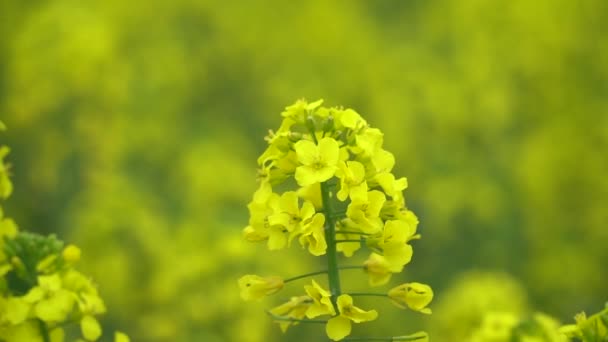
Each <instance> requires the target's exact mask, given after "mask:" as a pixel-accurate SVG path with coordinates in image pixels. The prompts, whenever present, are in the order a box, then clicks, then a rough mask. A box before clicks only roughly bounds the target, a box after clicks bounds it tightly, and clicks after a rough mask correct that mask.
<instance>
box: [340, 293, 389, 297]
mask: <svg viewBox="0 0 608 342" xmlns="http://www.w3.org/2000/svg"><path fill="white" fill-rule="evenodd" d="M348 295H350V296H352V297H355V296H359V297H388V295H387V294H386V293H370V292H354V293H348Z"/></svg>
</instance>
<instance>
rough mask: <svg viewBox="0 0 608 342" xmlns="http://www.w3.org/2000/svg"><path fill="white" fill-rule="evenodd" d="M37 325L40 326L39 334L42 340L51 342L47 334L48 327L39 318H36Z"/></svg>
mask: <svg viewBox="0 0 608 342" xmlns="http://www.w3.org/2000/svg"><path fill="white" fill-rule="evenodd" d="M38 326H39V327H40V335H41V336H42V341H44V342H51V336H50V335H49V328H48V327H47V326H46V323H44V322H43V321H42V320H41V319H39V320H38Z"/></svg>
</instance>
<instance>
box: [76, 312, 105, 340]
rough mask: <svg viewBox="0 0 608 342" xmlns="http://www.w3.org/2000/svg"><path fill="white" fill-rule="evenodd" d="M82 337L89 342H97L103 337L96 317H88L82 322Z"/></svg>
mask: <svg viewBox="0 0 608 342" xmlns="http://www.w3.org/2000/svg"><path fill="white" fill-rule="evenodd" d="M80 330H81V331H82V336H84V338H86V339H87V340H89V341H96V340H97V339H98V338H99V337H100V336H101V326H100V325H99V322H98V321H97V319H95V317H93V316H91V315H86V316H84V317H83V318H82V320H80Z"/></svg>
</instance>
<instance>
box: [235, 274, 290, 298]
mask: <svg viewBox="0 0 608 342" xmlns="http://www.w3.org/2000/svg"><path fill="white" fill-rule="evenodd" d="M238 283H239V287H240V288H241V298H243V300H246V301H250V300H254V299H256V300H259V299H262V298H264V297H265V296H268V295H271V294H273V293H275V292H277V291H279V290H281V289H282V288H283V285H284V283H283V279H282V278H281V277H278V276H271V277H260V276H257V275H252V274H248V275H245V276H242V277H241V278H240V279H239V282H238Z"/></svg>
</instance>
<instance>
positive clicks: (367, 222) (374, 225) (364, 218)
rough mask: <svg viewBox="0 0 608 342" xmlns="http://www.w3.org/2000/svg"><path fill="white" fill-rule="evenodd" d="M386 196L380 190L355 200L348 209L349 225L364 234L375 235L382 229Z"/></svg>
mask: <svg viewBox="0 0 608 342" xmlns="http://www.w3.org/2000/svg"><path fill="white" fill-rule="evenodd" d="M385 201H386V196H384V194H383V193H382V192H380V191H378V190H372V191H369V192H368V193H367V196H365V197H364V198H353V200H352V202H351V203H350V204H349V205H348V208H347V209H346V216H347V217H348V219H347V220H348V221H350V222H348V225H349V226H356V227H358V229H360V230H361V231H362V232H364V233H368V234H375V233H377V232H379V231H380V230H381V229H382V226H383V224H382V219H380V217H379V215H380V210H382V206H383V205H384V202H385Z"/></svg>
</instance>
